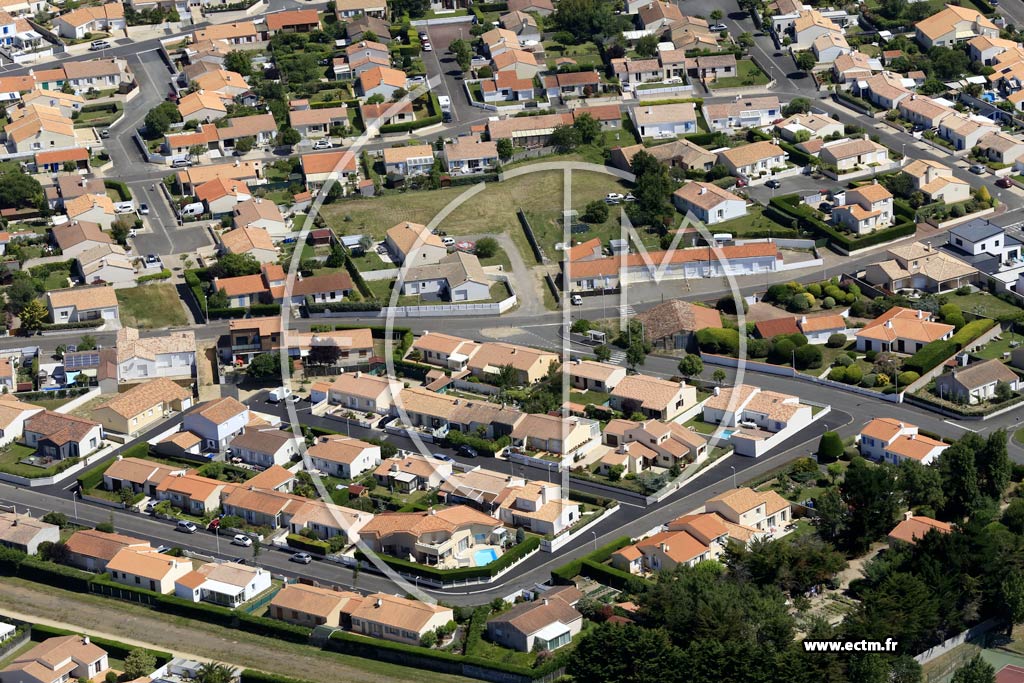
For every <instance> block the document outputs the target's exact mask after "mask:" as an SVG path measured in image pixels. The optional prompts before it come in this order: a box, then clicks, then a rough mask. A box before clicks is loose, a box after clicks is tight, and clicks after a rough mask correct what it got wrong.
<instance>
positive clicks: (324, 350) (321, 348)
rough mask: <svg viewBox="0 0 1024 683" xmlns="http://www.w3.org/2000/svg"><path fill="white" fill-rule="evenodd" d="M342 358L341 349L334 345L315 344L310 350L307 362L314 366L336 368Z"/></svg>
mask: <svg viewBox="0 0 1024 683" xmlns="http://www.w3.org/2000/svg"><path fill="white" fill-rule="evenodd" d="M339 358H341V349H340V348H339V347H337V346H335V345H334V344H314V345H313V346H311V347H310V348H309V355H308V356H307V357H306V361H307V362H308V363H311V364H313V365H328V366H334V365H336V364H337V363H338V359H339Z"/></svg>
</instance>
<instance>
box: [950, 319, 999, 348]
mask: <svg viewBox="0 0 1024 683" xmlns="http://www.w3.org/2000/svg"><path fill="white" fill-rule="evenodd" d="M995 324H996V321H995V320H992V319H991V318H978V319H977V320H972V321H971V322H969V323H967V324H966V325H964V326H963V327H961V328H960V329H959V330H957V331H956V332H955V333H954V334H953V336H952V337H950V339H949V341H951V342H953V343H954V344H956V350H957V351H960V350H961V349H963V348H964V347H965V346H967V345H968V344H970V343H971V342H972V341H974V340H975V339H977V338H978V337H980V336H981V335H983V334H985V333H986V332H988V331H989V330H991V329H992V327H993V326H994V325H995Z"/></svg>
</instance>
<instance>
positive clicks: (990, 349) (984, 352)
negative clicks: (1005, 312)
mask: <svg viewBox="0 0 1024 683" xmlns="http://www.w3.org/2000/svg"><path fill="white" fill-rule="evenodd" d="M1022 341H1024V339H1022V338H1021V336H1020V335H1012V336H1011V335H1010V334H1009V333H1004V334H1003V335H1001V336H1000V337H999V338H997V339H994V340H992V341H990V342H989V343H988V344H985V346H983V347H982V348H980V349H978V350H977V351H975V352H974V353H972V354H971V355H972V356H977V357H978V358H981V359H982V360H991V359H992V358H1002V357H1003V354H1004V353H1007V352H1009V351H1012V350H1013V349H1015V348H1017V347H1019V346H1020V344H1021V342H1022ZM1011 342H1012V343H1013V344H1014V345H1013V346H1011V345H1010V344H1011Z"/></svg>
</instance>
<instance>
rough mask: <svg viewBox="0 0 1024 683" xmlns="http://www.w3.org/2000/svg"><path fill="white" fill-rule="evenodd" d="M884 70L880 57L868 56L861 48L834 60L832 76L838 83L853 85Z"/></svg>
mask: <svg viewBox="0 0 1024 683" xmlns="http://www.w3.org/2000/svg"><path fill="white" fill-rule="evenodd" d="M881 70H882V64H881V62H880V61H879V60H878V58H873V57H868V56H867V55H866V54H864V53H863V52H860V51H859V50H854V51H853V52H848V53H845V54H841V55H839V56H838V57H836V58H835V60H834V61H833V62H832V78H833V80H834V81H835V82H836V83H840V84H844V85H847V86H849V85H852V83H854V82H856V81H860V80H864V79H866V78H870V77H871V74H873V73H877V72H879V71H881Z"/></svg>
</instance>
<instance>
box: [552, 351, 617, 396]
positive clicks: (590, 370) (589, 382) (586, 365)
mask: <svg viewBox="0 0 1024 683" xmlns="http://www.w3.org/2000/svg"><path fill="white" fill-rule="evenodd" d="M566 371H567V372H568V373H569V383H570V384H571V385H572V386H573V387H575V388H577V389H581V390H582V391H596V392H598V393H602V394H607V393H608V392H609V391H611V390H612V389H614V388H615V387H616V386H617V385H618V384H619V382H621V381H622V380H623V378H624V377H625V376H626V369H625V368H623V367H621V366H618V365H611V364H609V363H599V362H597V361H593V360H579V359H577V360H574V361H572V362H571V363H569V365H568V366H567V367H566Z"/></svg>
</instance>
